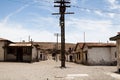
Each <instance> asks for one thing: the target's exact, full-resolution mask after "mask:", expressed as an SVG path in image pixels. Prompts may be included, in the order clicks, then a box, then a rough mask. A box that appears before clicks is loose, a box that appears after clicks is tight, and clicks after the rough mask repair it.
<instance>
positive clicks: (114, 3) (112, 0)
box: [107, 0, 120, 9]
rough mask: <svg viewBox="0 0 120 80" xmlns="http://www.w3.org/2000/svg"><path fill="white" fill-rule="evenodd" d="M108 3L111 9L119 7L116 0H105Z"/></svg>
mask: <svg viewBox="0 0 120 80" xmlns="http://www.w3.org/2000/svg"><path fill="white" fill-rule="evenodd" d="M107 1H108V2H109V3H110V8H111V9H119V8H120V5H119V4H118V1H117V0H107Z"/></svg>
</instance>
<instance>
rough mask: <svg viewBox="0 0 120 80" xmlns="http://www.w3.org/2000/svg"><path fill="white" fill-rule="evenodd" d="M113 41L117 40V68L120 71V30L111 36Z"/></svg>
mask: <svg viewBox="0 0 120 80" xmlns="http://www.w3.org/2000/svg"><path fill="white" fill-rule="evenodd" d="M110 40H111V41H116V44H117V45H116V47H117V69H118V72H120V32H118V34H117V35H116V36H114V37H111V38H110Z"/></svg>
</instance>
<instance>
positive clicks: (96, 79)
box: [0, 60, 120, 80]
mask: <svg viewBox="0 0 120 80" xmlns="http://www.w3.org/2000/svg"><path fill="white" fill-rule="evenodd" d="M60 64H61V63H60V61H58V62H56V61H54V60H47V61H40V62H35V63H17V62H0V80H120V74H117V73H115V72H116V70H117V67H116V66H85V65H81V64H75V63H69V62H66V68H63V69H61V68H60Z"/></svg>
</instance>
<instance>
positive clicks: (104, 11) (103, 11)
mask: <svg viewBox="0 0 120 80" xmlns="http://www.w3.org/2000/svg"><path fill="white" fill-rule="evenodd" d="M71 7H74V8H78V9H82V10H86V11H87V10H90V11H100V12H102V13H114V14H120V12H112V11H107V10H101V9H92V8H85V7H80V6H76V5H71Z"/></svg>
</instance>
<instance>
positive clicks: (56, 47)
mask: <svg viewBox="0 0 120 80" xmlns="http://www.w3.org/2000/svg"><path fill="white" fill-rule="evenodd" d="M54 35H55V36H56V37H57V43H56V46H55V49H56V50H57V51H56V52H57V53H56V61H57V54H58V37H59V35H60V34H59V33H55V34H54Z"/></svg>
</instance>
